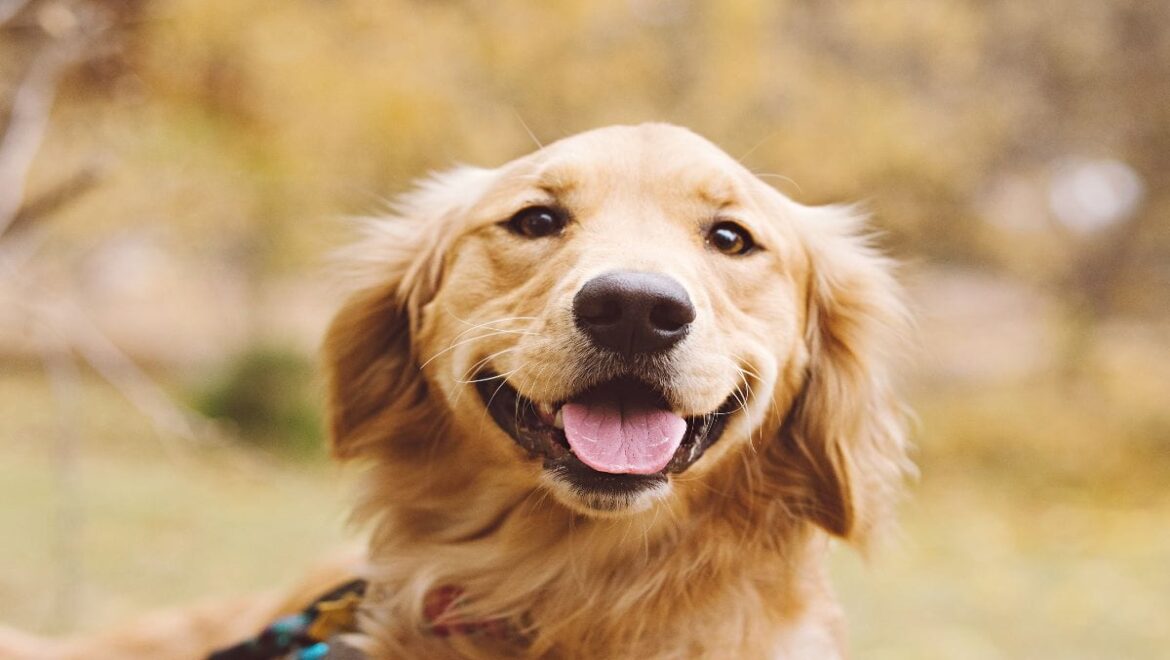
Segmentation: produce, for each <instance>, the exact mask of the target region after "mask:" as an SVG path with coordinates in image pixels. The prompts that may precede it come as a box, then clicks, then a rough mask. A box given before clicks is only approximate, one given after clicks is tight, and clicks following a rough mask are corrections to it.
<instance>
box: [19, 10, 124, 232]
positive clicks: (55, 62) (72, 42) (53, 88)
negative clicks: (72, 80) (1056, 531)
mask: <svg viewBox="0 0 1170 660" xmlns="http://www.w3.org/2000/svg"><path fill="white" fill-rule="evenodd" d="M4 1H5V0H0V2H4ZM7 1H8V2H12V1H13V0H7ZM62 11H69V10H68V9H67V8H62ZM68 15H69V16H70V17H73V16H74V15H73V14H72V13H69V14H68ZM90 19H91V20H90V21H89V22H90V23H92V25H90V24H87V25H84V26H82V25H73V26H70V27H68V28H65V27H63V28H61V30H62V32H63V33H62V34H61V35H60V36H58V37H56V38H54V39H53V40H51V41H50V42H49V43H48V45H46V46H45V47H44V48H43V49H42V50H41V52H40V53H39V54H38V55H37V56H36V57H35V58H34V59H33V62H32V64H31V65H30V66H29V69H28V72H27V73H26V74H25V77H24V80H23V81H22V82H21V83H20V85H19V86H18V87H17V89H16V94H15V96H14V97H13V100H12V108H11V112H10V114H9V118H8V126H7V127H6V128H5V130H4V135H3V136H0V235H3V234H4V232H5V231H6V230H7V229H8V226H9V225H10V224H12V222H13V221H14V220H15V219H16V216H17V214H18V213H20V209H21V206H22V204H23V203H24V191H25V187H26V184H27V183H28V175H29V171H30V170H31V169H32V165H33V161H34V160H35V159H36V155H37V152H38V151H40V148H41V143H42V142H43V141H44V139H45V133H46V132H47V130H48V127H49V116H50V114H51V113H52V110H53V101H54V100H55V99H56V96H57V87H58V83H59V82H60V80H61V75H62V74H64V73H65V71H67V70H68V69H69V67H71V66H73V65H74V64H76V63H78V62H80V61H81V60H82V59H84V58H85V56H86V55H87V54H88V53H89V51H90V50H91V48H92V47H93V45H94V43H95V41H96V37H97V35H99V34H100V33H101V32H102V30H103V29H104V27H105V26H104V23H103V21H102V20H101V18H100V16H98V15H94V16H91V17H90Z"/></svg>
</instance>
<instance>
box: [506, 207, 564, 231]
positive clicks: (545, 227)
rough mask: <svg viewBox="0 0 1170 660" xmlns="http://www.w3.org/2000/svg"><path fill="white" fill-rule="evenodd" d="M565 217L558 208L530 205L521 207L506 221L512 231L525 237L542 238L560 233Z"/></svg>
mask: <svg viewBox="0 0 1170 660" xmlns="http://www.w3.org/2000/svg"><path fill="white" fill-rule="evenodd" d="M566 222H567V218H566V216H565V213H564V212H563V211H561V210H560V209H555V208H552V207H549V206H530V207H528V208H526V209H522V210H521V211H519V212H518V213H517V214H516V215H514V216H512V218H511V219H510V220H508V222H507V227H508V229H510V230H511V231H512V232H514V233H516V234H520V235H521V236H524V237H526V238H542V237H544V236H554V235H556V234H559V233H561V231H562V230H564V228H565V224H566Z"/></svg>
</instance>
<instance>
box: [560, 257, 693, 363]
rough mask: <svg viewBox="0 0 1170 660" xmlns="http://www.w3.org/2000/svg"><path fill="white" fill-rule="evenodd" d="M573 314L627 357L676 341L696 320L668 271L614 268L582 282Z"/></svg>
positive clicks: (604, 344) (580, 324)
mask: <svg viewBox="0 0 1170 660" xmlns="http://www.w3.org/2000/svg"><path fill="white" fill-rule="evenodd" d="M573 316H574V318H575V320H576V322H577V327H578V328H580V329H581V330H582V332H584V333H585V334H586V335H588V336H589V338H590V339H592V340H593V342H594V343H595V344H597V345H598V346H602V347H604V348H608V349H610V350H612V351H615V352H617V353H620V354H621V355H624V356H626V357H630V356H633V355H636V354H638V353H658V352H661V351H665V350H666V349H668V348H670V347H671V346H674V345H675V344H677V343H678V342H679V340H681V339H682V338H683V337H684V336H686V334H687V331H688V330H689V329H690V327H691V322H692V321H694V320H695V306H694V305H692V304H691V298H690V296H688V295H687V290H686V289H684V288H683V286H682V285H681V284H679V283H678V281H677V280H675V279H674V278H672V277H668V276H666V275H662V274H659V273H637V272H633V271H615V272H612V273H605V274H604V275H598V276H597V277H595V278H593V279H591V280H589V281H588V282H586V283H585V286H582V287H581V290H580V291H578V292H577V295H576V296H574V297H573Z"/></svg>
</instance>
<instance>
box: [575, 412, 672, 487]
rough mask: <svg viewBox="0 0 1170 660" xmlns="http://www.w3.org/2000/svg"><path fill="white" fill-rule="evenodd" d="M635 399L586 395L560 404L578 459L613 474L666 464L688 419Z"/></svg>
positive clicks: (653, 469)
mask: <svg viewBox="0 0 1170 660" xmlns="http://www.w3.org/2000/svg"><path fill="white" fill-rule="evenodd" d="M640 398H641V397H636V396H619V397H600V396H590V397H586V398H585V399H584V400H582V401H578V402H573V403H566V404H565V405H564V407H563V408H561V411H562V413H563V414H564V420H565V437H566V438H567V439H568V441H569V446H570V447H572V448H573V453H574V454H576V455H577V458H578V459H580V461H581V462H582V463H584V464H585V465H588V466H589V467H591V468H593V469H594V470H597V471H599V472H610V473H612V474H653V473H655V472H658V471H659V470H661V469H662V468H664V467H666V464H667V463H669V462H670V459H671V458H672V457H673V456H674V452H675V451H676V450H678V446H679V444H680V443H681V442H682V438H683V435H684V434H685V433H686V430H687V423H686V421H685V420H683V418H682V417H679V416H678V415H676V414H674V413H672V412H670V411H669V410H663V409H661V408H659V407H657V406H656V405H654V403H653V402H651V401H647V400H639V399H640Z"/></svg>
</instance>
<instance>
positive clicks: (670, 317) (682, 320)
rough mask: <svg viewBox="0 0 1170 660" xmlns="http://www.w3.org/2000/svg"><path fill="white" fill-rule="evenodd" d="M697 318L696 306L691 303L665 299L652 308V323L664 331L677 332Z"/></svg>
mask: <svg viewBox="0 0 1170 660" xmlns="http://www.w3.org/2000/svg"><path fill="white" fill-rule="evenodd" d="M694 320H695V308H694V307H692V306H691V305H690V304H689V303H683V302H681V301H675V300H665V301H662V302H660V303H659V304H657V305H655V306H654V307H653V309H651V310H650V323H651V324H652V325H653V326H654V327H655V328H658V329H659V330H662V331H664V332H677V331H679V330H682V329H683V328H685V327H686V326H688V325H690V324H691V323H692V322H693V321H694Z"/></svg>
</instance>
